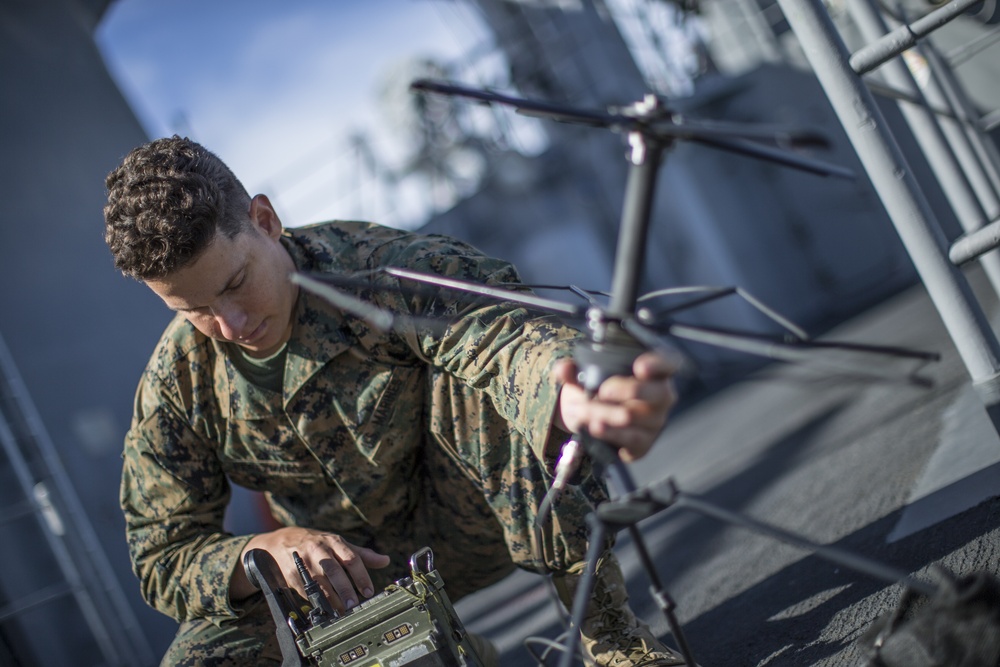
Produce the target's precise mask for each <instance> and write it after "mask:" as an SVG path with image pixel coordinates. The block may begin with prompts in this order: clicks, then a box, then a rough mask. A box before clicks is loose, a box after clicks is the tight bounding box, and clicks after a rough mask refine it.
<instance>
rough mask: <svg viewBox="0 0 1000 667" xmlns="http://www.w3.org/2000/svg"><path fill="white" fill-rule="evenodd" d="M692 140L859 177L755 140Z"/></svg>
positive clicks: (839, 175) (822, 171) (813, 170)
mask: <svg viewBox="0 0 1000 667" xmlns="http://www.w3.org/2000/svg"><path fill="white" fill-rule="evenodd" d="M691 141H694V142H697V143H699V144H704V145H706V146H712V147H714V148H719V149H721V150H724V151H728V152H730V153H740V154H742V155H746V156H747V157H752V158H757V159H758V160H765V161H768V162H774V163H777V164H782V165H785V166H788V167H795V168H797V169H801V170H802V171H808V172H810V173H813V174H817V175H819V176H836V177H837V178H843V179H846V180H854V179H855V178H857V176H856V175H855V174H854V172H853V171H851V170H850V169H847V168H846V167H841V166H839V165H835V164H832V163H830V162H824V161H822V160H816V159H813V158H808V157H805V156H803V155H798V154H796V153H791V152H789V151H784V150H781V149H780V148H774V147H772V146H767V145H764V144H759V143H757V142H754V141H744V140H741V139H725V140H723V139H709V138H706V137H691Z"/></svg>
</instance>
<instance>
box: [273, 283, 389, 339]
mask: <svg viewBox="0 0 1000 667" xmlns="http://www.w3.org/2000/svg"><path fill="white" fill-rule="evenodd" d="M289 279H290V280H291V281H292V284H294V285H298V286H299V287H301V288H303V289H305V290H306V291H308V292H312V293H313V294H315V295H316V296H318V297H320V298H322V299H325V300H326V301H327V302H329V303H330V304H331V305H333V306H335V307H337V308H339V309H341V310H343V311H345V312H348V313H351V314H352V315H356V316H357V317H360V318H361V319H363V320H364V321H365V322H367V323H368V324H370V325H372V326H373V327H375V328H376V329H378V330H379V331H391V330H392V328H393V326H394V325H395V324H396V316H395V315H393V314H392V313H390V312H388V311H386V310H382V309H381V308H378V307H376V306H373V305H371V304H370V303H368V302H367V301H364V300H363V299H359V298H358V297H356V296H354V295H351V294H348V293H347V292H343V291H341V290H339V289H337V288H335V287H332V286H330V285H328V284H326V283H324V282H322V281H319V280H316V279H315V278H312V277H310V276H308V275H306V274H304V273H300V272H296V273H293V274H291V275H290V276H289Z"/></svg>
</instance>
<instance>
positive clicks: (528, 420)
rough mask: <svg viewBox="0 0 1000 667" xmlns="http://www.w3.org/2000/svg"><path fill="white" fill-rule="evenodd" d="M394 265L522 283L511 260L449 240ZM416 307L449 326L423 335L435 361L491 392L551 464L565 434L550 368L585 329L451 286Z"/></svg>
mask: <svg viewBox="0 0 1000 667" xmlns="http://www.w3.org/2000/svg"><path fill="white" fill-rule="evenodd" d="M392 263H393V264H394V265H395V266H408V267H410V268H412V269H414V270H417V271H422V272H425V273H434V274H438V275H444V276H448V277H452V278H459V279H462V280H468V281H474V282H480V283H486V284H493V285H499V284H505V285H506V284H516V283H519V282H520V278H519V276H518V274H517V271H516V270H515V269H514V267H513V266H511V265H510V264H509V263H507V262H504V261H502V260H498V259H493V258H490V257H486V256H484V255H482V254H481V253H479V252H478V251H476V250H475V249H473V248H471V247H470V246H467V245H465V244H462V243H459V242H455V241H453V240H451V239H444V238H443V237H434V236H429V237H425V239H424V240H423V241H421V242H418V243H414V244H412V245H410V246H409V247H407V249H406V250H405V251H404V252H403V253H400V254H399V255H398V256H396V257H394V258H392ZM412 286H413V285H412V283H410V284H409V287H412ZM433 292H434V290H431V293H433ZM403 293H405V290H404V291H403ZM418 293H419V292H418ZM410 307H411V309H412V310H415V311H416V312H417V314H419V315H421V316H424V317H430V318H441V319H443V320H445V321H449V322H450V323H451V324H450V326H448V327H447V329H446V330H445V331H444V333H443V334H440V333H439V332H434V333H427V332H424V333H423V334H422V335H418V337H419V341H420V343H419V345H420V347H421V351H422V353H423V354H424V355H426V357H427V358H428V360H429V361H430V363H431V364H433V365H434V366H437V367H439V368H442V369H444V370H446V371H447V372H449V373H451V374H453V375H455V376H456V377H459V378H461V379H462V380H463V381H464V382H466V383H468V384H470V385H471V386H474V387H478V388H481V389H483V390H485V391H487V392H488V393H489V394H490V396H491V398H492V399H493V403H494V405H495V406H496V408H497V411H498V412H499V413H500V414H501V415H503V416H504V418H505V419H507V420H508V421H509V422H510V423H511V424H513V425H514V427H515V428H517V429H518V430H519V431H520V432H521V433H522V434H523V435H525V436H526V437H527V438H528V439H529V442H530V443H531V446H532V449H533V450H534V452H535V454H536V456H538V458H539V459H540V460H542V461H545V462H546V463H548V464H549V466H548V467H550V469H551V465H552V463H553V461H552V460H551V454H552V453H553V452H554V445H555V442H554V441H555V440H558V441H559V442H561V441H562V440H563V439H564V438H565V437H566V436H565V434H562V433H560V432H558V431H557V429H555V428H554V427H553V424H552V420H553V416H554V415H555V410H556V407H557V404H558V391H559V386H558V385H557V384H556V383H555V382H554V381H553V380H552V378H551V371H552V367H553V365H554V364H555V362H556V361H557V360H558V359H561V358H563V357H568V356H571V355H572V352H573V346H574V344H575V343H576V341H578V340H579V339H581V337H582V334H581V333H580V332H579V331H578V330H577V329H575V328H573V327H569V326H567V325H565V324H564V323H563V322H562V321H561V320H560V319H559V318H558V317H555V316H551V315H544V314H540V313H538V312H537V311H535V312H529V311H528V310H526V309H525V308H523V307H521V306H519V305H517V304H514V303H509V302H497V301H493V300H490V299H486V298H482V297H479V298H476V297H470V296H468V295H464V294H462V293H460V292H456V291H451V290H448V291H441V290H437V291H436V294H434V296H430V297H427V296H425V297H419V296H418V297H417V298H415V299H414V300H413V301H412V302H411V304H410ZM554 431H556V432H554ZM550 442H551V444H550Z"/></svg>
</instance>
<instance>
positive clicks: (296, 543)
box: [229, 528, 389, 612]
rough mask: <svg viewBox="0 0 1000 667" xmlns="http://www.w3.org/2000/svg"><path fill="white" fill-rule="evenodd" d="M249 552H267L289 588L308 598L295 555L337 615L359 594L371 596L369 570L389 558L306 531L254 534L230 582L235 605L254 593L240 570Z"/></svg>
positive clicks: (331, 536)
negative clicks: (293, 555)
mask: <svg viewBox="0 0 1000 667" xmlns="http://www.w3.org/2000/svg"><path fill="white" fill-rule="evenodd" d="M251 549H264V550H265V551H267V552H268V553H270V554H271V556H273V557H274V560H275V561H276V562H277V564H278V569H280V570H281V574H282V575H283V576H284V577H285V582H286V583H287V584H288V586H289V587H290V588H294V589H295V590H296V591H297V592H298V593H299V595H301V596H302V597H303V598H307V596H306V592H305V586H304V585H303V584H302V577H300V576H299V571H298V569H297V568H296V567H295V562H294V561H293V560H292V552H293V551H295V552H297V553H298V554H299V557H300V558H301V559H302V562H303V563H304V564H305V566H306V568H307V569H308V570H309V574H311V575H312V577H313V579H315V580H316V583H317V584H319V586H320V588H321V589H323V594H324V595H326V597H327V598H329V600H330V604H331V605H333V608H334V609H336V610H337V611H338V612H343V611H345V610H346V609H350V608H351V607H353V606H355V605H357V604H358V593H359V592H360V593H361V595H363V596H365V597H366V598H370V597H371V596H372V595H374V594H375V590H374V587H373V585H372V580H371V577H370V576H368V568H376V569H377V568H382V567H385V566H387V565H388V564H389V557H388V556H386V555H384V554H380V553H376V552H375V551H372V550H371V549H366V548H365V547H357V546H354V545H353V544H351V543H350V542H347V541H346V540H344V538H342V537H340V536H339V535H333V534H331V533H324V532H321V531H318V530H310V529H308V528H279V529H278V530H275V531H272V532H270V533H261V534H260V535H255V536H254V537H253V538H252V539H251V540H250V541H249V542H247V545H246V547H245V548H244V549H243V553H241V554H240V564H239V565H237V567H236V570H235V571H234V572H233V576H232V579H231V580H230V583H229V597H230V599H231V600H233V601H234V602H236V601H239V600H242V599H244V598H246V597H248V596H249V595H250V594H251V593H253V592H254V591H255V590H257V589H256V588H255V587H254V585H253V584H251V583H250V580H249V579H247V577H246V573H245V572H244V570H243V555H244V554H246V552H247V551H249V550H251Z"/></svg>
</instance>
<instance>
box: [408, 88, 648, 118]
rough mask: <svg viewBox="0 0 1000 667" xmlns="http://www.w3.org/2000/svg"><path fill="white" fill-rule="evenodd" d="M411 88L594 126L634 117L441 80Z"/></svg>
mask: <svg viewBox="0 0 1000 667" xmlns="http://www.w3.org/2000/svg"><path fill="white" fill-rule="evenodd" d="M410 88H411V89H412V90H418V91H421V92H429V93H439V94H442V95H453V96H456V97H466V98H468V99H472V100H478V101H480V102H486V103H487V104H492V103H498V104H505V105H507V106H510V107H514V109H515V110H517V112H518V113H521V114H523V115H525V116H538V117H542V118H550V119H552V120H558V121H561V122H564V123H580V124H582V125H593V126H598V127H617V126H620V125H622V124H623V123H624V124H626V125H634V124H635V122H636V121H635V119H634V118H628V117H626V116H618V115H612V114H609V113H606V112H603V111H587V110H583V109H571V108H568V107H560V106H557V105H555V104H549V103H548V102H537V101H532V100H526V99H522V98H519V97H512V96H510V95H504V94H503V93H496V92H493V91H489V90H479V89H476V88H469V87H467V86H460V85H458V84H454V83H445V82H443V81H432V80H430V79H417V80H416V81H414V82H413V83H411V84H410Z"/></svg>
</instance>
